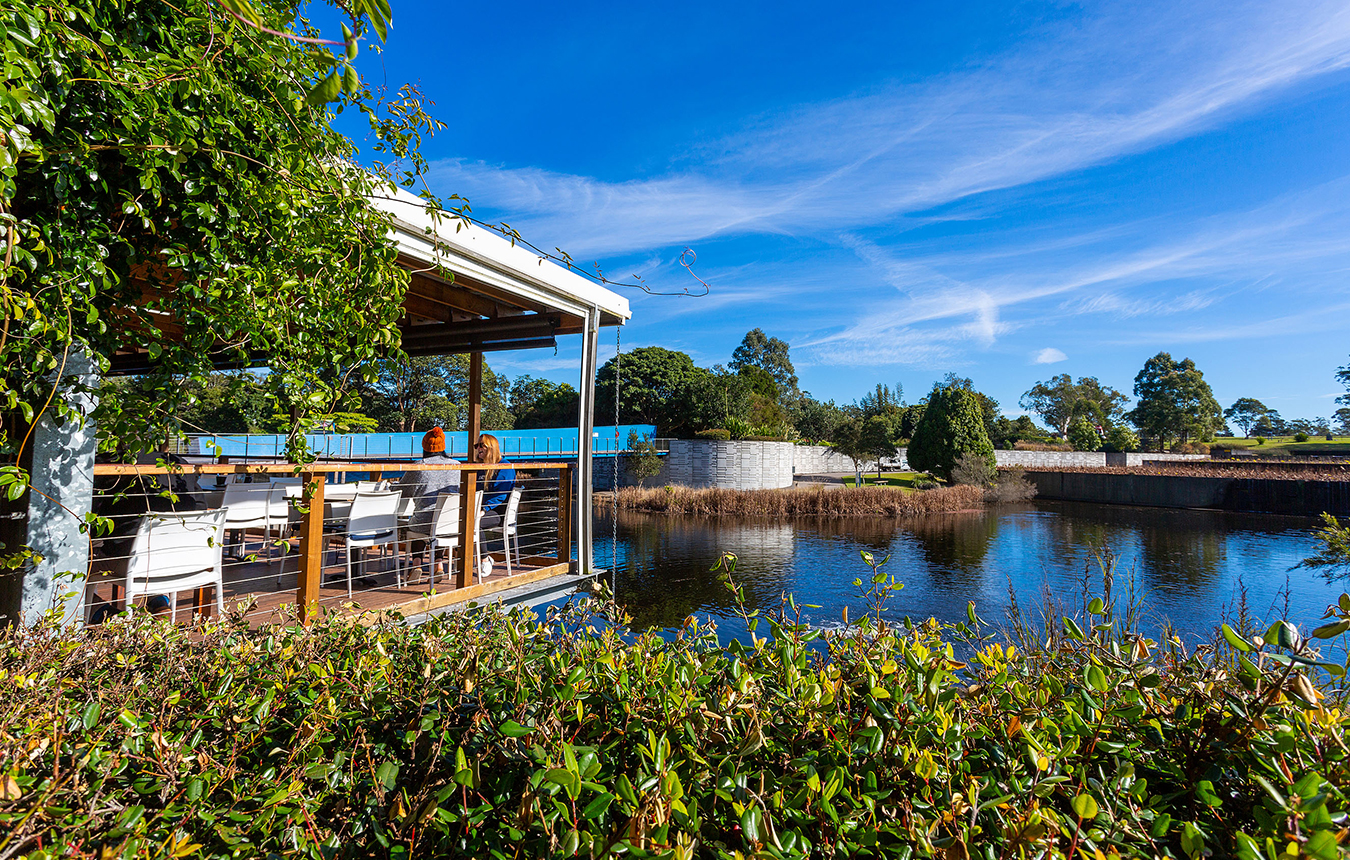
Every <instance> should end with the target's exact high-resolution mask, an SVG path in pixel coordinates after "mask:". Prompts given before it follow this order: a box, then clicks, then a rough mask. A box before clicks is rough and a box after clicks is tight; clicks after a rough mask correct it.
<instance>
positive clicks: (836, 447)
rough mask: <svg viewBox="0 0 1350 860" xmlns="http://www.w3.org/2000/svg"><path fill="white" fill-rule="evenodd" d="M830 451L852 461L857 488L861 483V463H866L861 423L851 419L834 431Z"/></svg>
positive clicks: (865, 449) (865, 448)
mask: <svg viewBox="0 0 1350 860" xmlns="http://www.w3.org/2000/svg"><path fill="white" fill-rule="evenodd" d="M830 450H831V451H833V452H834V453H836V454H842V455H843V456H845V457H848V458H849V459H850V460H852V461H853V471H854V473H855V474H856V476H857V486H859V487H861V486H862V482H863V477H862V469H863V463H865V462H867V447H866V445H865V444H864V442H863V423H862V422H861V421H859V420H858V419H856V418H852V419H850V420H848V421H845V422H844V423H843V424H840V425H839V426H838V427H836V428H835V429H834V441H832V442H831V443H830Z"/></svg>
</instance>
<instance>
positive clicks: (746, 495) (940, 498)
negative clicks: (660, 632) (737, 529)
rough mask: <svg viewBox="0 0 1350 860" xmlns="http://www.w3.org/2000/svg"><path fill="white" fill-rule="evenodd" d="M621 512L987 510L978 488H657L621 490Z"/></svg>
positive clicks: (888, 513)
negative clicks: (908, 489) (909, 491)
mask: <svg viewBox="0 0 1350 860" xmlns="http://www.w3.org/2000/svg"><path fill="white" fill-rule="evenodd" d="M618 504H619V508H620V509H621V510H628V511H643V512H645V513H654V514H679V515H690V514H692V515H695V516H740V517H778V518H788V517H909V516H916V515H921V514H938V513H950V512H952V511H966V510H971V509H974V508H980V507H983V506H984V491H983V490H981V489H980V488H978V487H963V486H957V487H942V488H939V489H935V490H925V491H923V492H919V493H902V492H900V491H899V490H895V489H890V488H887V487H861V488H845V489H842V490H825V489H823V488H817V487H810V488H801V489H797V488H793V489H784V490H724V489H717V488H708V489H691V488H689V487H658V488H655V489H650V490H644V489H639V488H637V487H625V488H623V489H621V490H619V494H618Z"/></svg>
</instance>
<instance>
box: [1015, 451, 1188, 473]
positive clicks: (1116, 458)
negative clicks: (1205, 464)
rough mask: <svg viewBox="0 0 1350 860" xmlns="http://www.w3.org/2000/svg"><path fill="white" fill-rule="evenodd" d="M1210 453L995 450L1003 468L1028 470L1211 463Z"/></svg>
mask: <svg viewBox="0 0 1350 860" xmlns="http://www.w3.org/2000/svg"><path fill="white" fill-rule="evenodd" d="M1208 459H1209V456H1208V455H1207V454H1149V453H1131V454H1107V453H1106V452H1104V451H995V452H994V460H995V462H997V463H998V465H1000V466H1021V467H1022V468H1024V469H1056V468H1059V469H1082V468H1088V469H1092V468H1101V467H1103V466H1140V465H1143V464H1144V463H1146V462H1150V461H1152V462H1178V461H1184V460H1208Z"/></svg>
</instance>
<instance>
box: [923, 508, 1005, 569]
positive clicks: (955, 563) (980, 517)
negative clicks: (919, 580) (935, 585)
mask: <svg viewBox="0 0 1350 860" xmlns="http://www.w3.org/2000/svg"><path fill="white" fill-rule="evenodd" d="M902 528H903V529H904V531H906V532H908V533H909V534H911V535H913V536H914V538H915V543H917V544H918V547H919V551H920V552H921V553H922V555H923V558H924V561H925V562H926V564H925V565H924V566H925V567H926V568H927V573H928V575H929V576H930V577H932V578H933V579H934V580H942V581H944V582H946V583H948V584H951V583H952V582H953V577H956V578H957V579H959V580H960V581H961V582H962V583H963V584H970V585H978V583H979V579H980V575H979V574H980V573H981V571H982V570H983V566H984V558H985V556H986V555H988V554H989V545H990V543H992V542H993V540H994V535H995V534H997V533H998V516H997V515H996V514H994V513H992V512H983V511H981V512H979V513H969V514H945V515H942V516H929V517H915V518H913V519H908V520H905V521H904V522H903V525H902Z"/></svg>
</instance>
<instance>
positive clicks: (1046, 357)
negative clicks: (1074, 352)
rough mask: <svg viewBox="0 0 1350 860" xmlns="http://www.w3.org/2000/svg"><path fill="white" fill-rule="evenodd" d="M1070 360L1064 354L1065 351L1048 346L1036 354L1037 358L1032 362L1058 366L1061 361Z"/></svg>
mask: <svg viewBox="0 0 1350 860" xmlns="http://www.w3.org/2000/svg"><path fill="white" fill-rule="evenodd" d="M1068 358H1069V357H1068V356H1067V355H1065V354H1064V351H1063V350H1059V349H1055V348H1054V347H1053V346H1047V347H1046V348H1045V349H1043V350H1041V351H1040V352H1038V353H1036V357H1035V358H1034V359H1033V360H1032V363H1033V364H1056V363H1058V362H1061V361H1067V360H1068Z"/></svg>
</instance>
